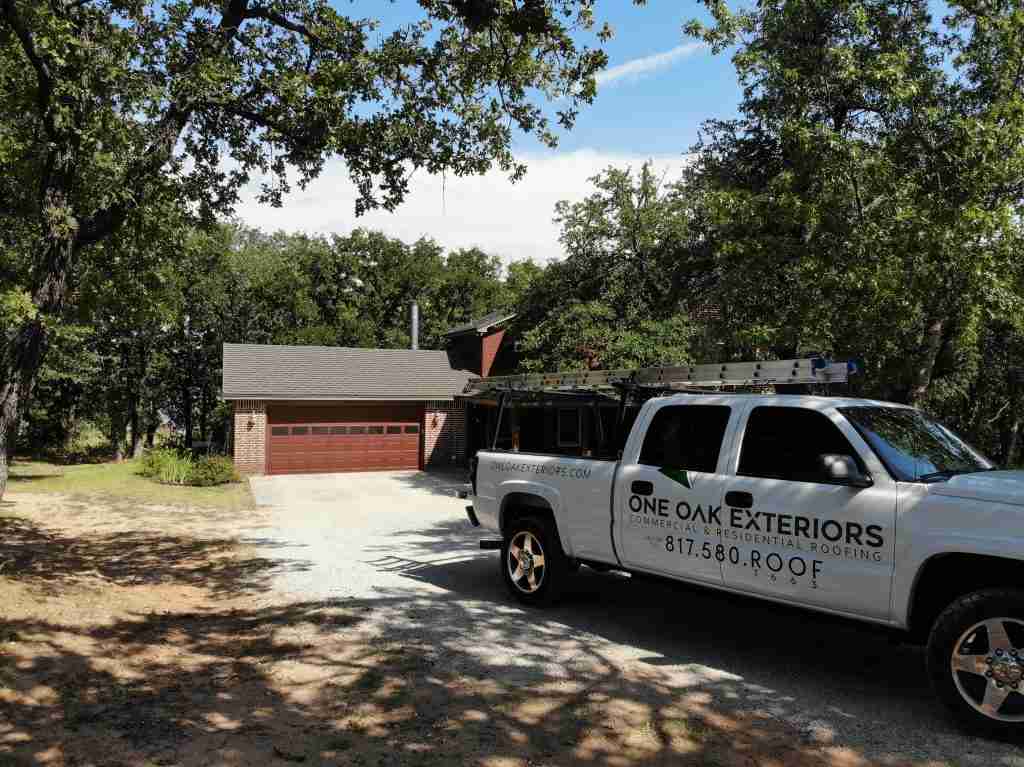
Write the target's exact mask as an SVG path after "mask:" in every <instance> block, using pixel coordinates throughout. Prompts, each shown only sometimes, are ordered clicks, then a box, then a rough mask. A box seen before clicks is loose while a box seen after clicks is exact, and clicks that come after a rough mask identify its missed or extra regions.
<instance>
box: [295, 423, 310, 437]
mask: <svg viewBox="0 0 1024 767" xmlns="http://www.w3.org/2000/svg"><path fill="white" fill-rule="evenodd" d="M292 434H293V435H294V436H297V437H301V436H304V435H306V434H309V427H308V426H293V427H292Z"/></svg>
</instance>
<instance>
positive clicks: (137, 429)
mask: <svg viewBox="0 0 1024 767" xmlns="http://www.w3.org/2000/svg"><path fill="white" fill-rule="evenodd" d="M128 422H129V426H130V427H131V431H132V443H131V451H130V453H129V454H130V455H131V457H132V458H141V457H142V426H141V418H140V417H139V401H138V399H137V398H135V397H133V398H132V403H131V407H130V409H129V412H128Z"/></svg>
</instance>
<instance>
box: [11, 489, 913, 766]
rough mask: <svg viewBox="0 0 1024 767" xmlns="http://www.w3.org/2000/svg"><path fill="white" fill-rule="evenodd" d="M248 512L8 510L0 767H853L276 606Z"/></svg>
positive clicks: (91, 506) (745, 729)
mask: <svg viewBox="0 0 1024 767" xmlns="http://www.w3.org/2000/svg"><path fill="white" fill-rule="evenodd" d="M262 513H263V512H262V511H260V510H254V511H251V512H245V514H247V515H251V516H250V517H248V518H242V517H241V515H240V514H239V513H238V512H230V513H228V512H225V511H212V510H211V511H208V512H205V511H203V510H196V509H192V510H189V511H188V512H185V511H183V510H180V509H175V508H171V507H144V506H138V505H133V504H132V503H130V502H123V503H115V504H98V503H96V502H95V501H82V500H76V499H73V498H68V497H62V496H46V495H27V494H12V495H9V496H8V499H7V500H6V501H4V502H3V503H2V504H0V764H4V765H7V764H12V765H96V766H97V767H100V766H102V765H107V766H108V767H113V766H115V765H181V766H182V767H184V766H185V765H221V764H223V765H248V764H282V765H283V764H289V763H292V764H300V763H301V764H309V765H316V764H339V765H406V764H409V765H417V764H423V765H435V764H436V765H440V764H445V765H448V764H452V765H481V766H482V767H504V766H505V765H509V766H511V765H522V766H524V767H525V765H563V764H587V765H613V766H615V767H628V766H629V765H641V764H643V765H648V764H673V765H676V764H684V765H685V764H690V765H722V766H731V765H744V766H747V765H779V766H783V765H785V766H788V765H833V766H835V767H857V766H858V765H863V764H868V762H867V761H866V760H865V759H864V758H862V757H861V756H859V755H858V754H856V753H853V752H851V751H848V750H844V749H838V748H833V747H830V745H829V744H828V743H827V742H815V741H814V740H813V739H811V738H809V737H808V736H807V735H806V734H801V733H798V732H796V731H794V730H792V729H791V728H789V727H787V726H786V725H784V724H782V723H780V722H779V721H778V720H775V719H772V718H769V717H767V716H755V715H736V714H729V715H727V714H725V713H723V712H722V710H721V708H719V707H717V706H716V704H715V701H714V700H713V699H711V698H710V697H709V696H708V695H707V694H705V693H700V692H694V693H686V692H685V691H682V692H681V691H678V690H675V689H673V688H671V687H670V686H669V685H666V684H665V683H664V682H663V679H662V678H661V677H659V671H658V669H657V668H656V667H647V669H646V670H643V669H641V670H632V671H628V672H623V671H621V670H619V669H614V668H613V667H612V665H611V664H609V663H607V662H605V660H604V659H602V657H601V656H600V655H599V654H593V655H591V656H589V657H586V658H581V659H579V660H578V661H577V662H574V663H573V665H572V669H571V672H570V673H568V674H566V675H565V676H563V677H561V678H557V679H555V678H551V677H549V678H547V679H546V680H545V679H544V678H541V679H540V680H538V678H537V677H531V676H530V675H527V674H518V673H516V672H515V663H514V662H512V663H510V664H509V665H508V667H506V668H488V667H486V666H483V665H481V666H478V667H474V666H472V665H469V664H467V663H466V662H465V660H464V659H462V660H460V662H457V663H456V662H453V659H452V658H451V657H450V656H449V654H450V653H451V652H452V651H451V649H450V648H446V647H444V646H439V645H437V644H436V643H430V642H427V641H424V642H417V641H415V640H414V639H410V638H409V637H410V636H415V632H403V633H402V639H401V641H395V640H394V638H393V637H392V636H389V635H388V634H386V633H382V632H381V631H380V630H379V629H378V628H374V625H375V624H374V621H372V620H370V618H371V617H372V616H371V613H372V611H373V610H375V609H377V608H376V607H374V606H373V605H371V604H368V603H365V602H362V601H360V600H355V599H349V600H343V601H321V602H287V601H285V600H283V599H281V598H280V597H276V596H274V594H273V592H272V591H271V590H270V589H269V588H268V579H269V578H270V577H271V576H272V574H273V573H274V572H275V568H278V567H281V566H283V564H282V563H281V562H276V561H275V560H273V559H272V558H270V557H268V556H264V555H262V554H261V551H260V543H259V541H258V540H255V541H250V542H247V543H241V542H240V541H239V536H240V535H241V531H242V530H243V528H245V527H247V526H248V527H250V529H251V526H253V525H256V524H258V522H259V519H258V516H259V515H260V514H262ZM391 609H394V607H393V606H392V608H391ZM409 611H410V612H409V618H408V620H409V625H410V626H411V627H414V625H415V621H416V620H423V619H424V616H422V615H417V614H416V613H415V611H414V610H413V608H412V606H410V608H409ZM427 619H431V616H427ZM432 619H434V620H443V616H432ZM378 625H379V624H378ZM481 626H482V629H481V634H482V639H481V641H486V640H485V639H484V638H483V635H484V634H485V633H486V620H485V618H482V620H481ZM427 636H429V635H427ZM541 652H542V650H541ZM903 763H904V762H890V764H903ZM919 764H920V763H919Z"/></svg>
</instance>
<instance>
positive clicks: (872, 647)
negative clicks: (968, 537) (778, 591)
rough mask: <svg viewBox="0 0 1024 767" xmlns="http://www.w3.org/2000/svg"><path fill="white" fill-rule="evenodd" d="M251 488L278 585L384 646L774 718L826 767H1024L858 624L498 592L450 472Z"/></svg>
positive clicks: (608, 588) (796, 614) (576, 594)
mask: <svg viewBox="0 0 1024 767" xmlns="http://www.w3.org/2000/svg"><path fill="white" fill-rule="evenodd" d="M252 487H253V492H254V494H255V497H256V499H257V503H259V504H260V505H262V506H267V507H269V508H268V509H267V511H268V518H269V520H270V522H269V524H268V526H267V527H263V528H260V529H259V531H258V532H254V535H255V536H258V537H259V538H260V539H262V541H263V542H264V544H265V545H269V546H270V553H271V554H272V556H274V557H279V558H282V559H286V560H289V561H290V562H291V566H290V567H288V568H284V569H282V571H281V572H280V574H279V575H278V576H277V584H276V585H277V588H278V590H279V592H281V593H283V594H286V595H288V596H291V597H296V598H301V599H325V598H340V599H344V600H351V601H352V603H354V604H360V605H365V606H366V607H367V609H368V611H370V613H371V614H372V616H373V617H372V618H371V620H373V621H375V622H376V623H377V624H378V625H379V628H380V630H381V632H382V633H383V634H386V635H387V636H388V637H389V638H390V639H391V640H393V641H394V640H398V641H402V640H403V639H408V641H410V642H412V641H415V642H418V643H423V642H427V643H430V644H431V645H432V646H434V647H436V648H437V652H438V653H439V654H440V656H441V657H442V658H443V661H444V663H446V664H450V665H451V666H452V667H456V668H457V667H460V666H466V667H473V668H474V669H479V668H481V667H483V668H486V667H488V666H490V667H494V668H499V667H500V668H501V669H502V672H501V673H502V674H503V679H504V681H508V676H509V675H511V676H513V677H518V678H521V679H522V680H523V682H524V683H530V684H536V683H537V682H538V681H549V682H550V683H551V684H552V685H559V684H575V683H581V682H582V683H585V684H587V685H589V686H590V689H591V690H594V689H596V690H599V691H600V692H601V694H607V693H610V692H614V693H615V694H618V695H620V696H624V697H626V698H627V699H630V700H637V701H643V702H644V704H645V705H646V706H648V707H649V708H650V709H651V710H655V711H656V710H657V709H658V707H668V706H672V705H676V704H677V703H678V702H679V701H680V700H687V701H698V702H699V701H703V704H705V705H709V706H713V707H714V708H715V710H717V711H720V712H722V714H723V715H726V716H735V717H737V718H739V719H741V720H745V721H749V720H750V719H751V717H755V718H757V717H761V718H764V719H766V720H774V721H781V722H783V723H785V724H786V725H787V726H789V727H791V728H794V730H793V731H794V732H796V733H797V737H798V738H800V739H802V740H803V742H805V743H808V744H817V745H820V746H821V747H823V748H824V749H825V750H826V752H827V753H828V754H829V755H830V757H829V761H830V763H832V764H842V765H851V766H852V765H860V764H876V763H881V764H892V765H897V764H899V765H902V764H908V763H916V764H930V765H937V764H958V765H979V766H982V765H984V766H985V767H997V766H1003V765H1006V766H1009V765H1014V766H1018V765H1019V766H1020V767H1024V749H1022V748H1021V747H1020V746H1019V745H1016V744H1008V743H1001V742H997V741H992V740H987V739H981V738H973V737H968V736H966V735H963V734H962V733H960V732H959V731H957V730H956V729H954V728H953V727H952V726H951V724H950V723H949V721H948V720H947V719H946V718H945V715H944V712H943V710H942V709H941V708H940V706H939V704H938V703H937V702H936V701H935V700H934V698H933V696H932V693H931V691H930V689H929V687H928V683H927V680H926V678H925V674H924V669H923V663H924V660H923V654H922V652H921V650H920V649H918V648H912V647H907V646H903V645H900V644H896V643H894V642H893V641H892V640H891V639H890V638H889V637H888V636H886V635H885V634H883V633H880V632H878V631H876V630H874V629H871V628H869V627H862V626H859V625H857V624H853V623H849V622H844V621H840V620H837V619H831V618H828V617H825V616H817V615H813V614H810V613H805V612H802V611H797V610H789V609H786V608H783V607H779V606H776V605H769V604H766V603H759V602H756V601H752V600H745V599H742V598H737V597H730V596H724V595H720V594H714V593H711V592H706V591H701V590H697V589H690V588H686V587H682V586H673V585H666V584H661V583H651V582H646V581H644V582H641V583H630V579H629V578H627V577H623V576H618V575H614V574H608V575H598V574H596V573H593V572H590V571H588V570H586V569H584V570H583V571H582V572H581V573H580V575H579V576H578V577H577V578H576V579H575V580H574V582H573V584H572V586H571V587H570V588H569V589H568V590H567V594H566V596H565V598H564V599H563V601H562V603H561V604H560V605H559V606H558V607H556V608H554V609H550V610H546V611H533V610H524V609H522V608H520V607H518V606H517V605H516V604H515V603H514V602H513V601H512V600H511V598H510V597H508V596H507V595H506V594H505V592H504V588H503V585H502V583H501V580H500V578H499V575H498V572H497V563H496V554H495V553H494V552H481V551H479V550H478V548H477V540H478V539H479V538H480V537H481V536H480V533H479V531H476V530H473V529H472V528H471V527H470V526H469V524H468V523H467V522H466V520H465V514H464V511H463V508H464V506H465V502H464V501H460V500H459V499H458V498H457V497H456V495H455V493H456V492H457V490H458V489H459V487H460V485H459V483H458V481H457V480H456V479H454V478H452V477H445V476H439V475H431V474H424V473H405V472H403V473H390V474H381V473H376V474H346V475H323V476H303V477H267V478H258V479H253V480H252ZM597 676H600V679H599V680H598V679H597V678H596V677H597ZM638 679H640V680H643V681H642V682H640V683H638V682H637V680H638Z"/></svg>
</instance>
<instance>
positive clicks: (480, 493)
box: [467, 359, 1024, 731]
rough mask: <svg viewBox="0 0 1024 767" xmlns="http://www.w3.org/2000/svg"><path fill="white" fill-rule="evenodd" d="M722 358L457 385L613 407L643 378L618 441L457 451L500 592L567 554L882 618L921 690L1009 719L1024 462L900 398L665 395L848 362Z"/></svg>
mask: <svg viewBox="0 0 1024 767" xmlns="http://www.w3.org/2000/svg"><path fill="white" fill-rule="evenodd" d="M706 368H714V370H707V369H706ZM730 368H731V369H730V370H726V369H724V368H723V366H717V365H716V366H694V367H692V368H671V369H669V368H662V369H644V370H639V371H608V372H607V373H604V374H595V373H581V374H543V375H538V376H519V377H505V378H501V379H495V378H492V379H481V380H479V381H476V382H474V383H472V384H471V387H473V388H474V389H475V391H477V392H484V391H488V392H490V393H492V394H493V393H495V392H498V393H499V396H500V397H501V402H502V406H501V412H502V413H505V412H506V411H508V409H509V404H510V402H511V401H512V400H513V399H515V396H513V395H516V396H519V397H522V396H529V395H530V394H531V393H532V395H533V399H534V400H536V399H537V397H538V396H540V397H543V396H545V393H546V395H548V396H563V397H564V396H574V397H580V396H588V395H589V396H591V397H593V398H594V399H595V401H596V399H598V398H601V397H605V398H606V399H607V400H612V401H614V400H613V398H614V397H616V396H617V397H618V401H619V403H620V406H623V405H625V403H626V401H627V399H628V398H629V397H631V396H635V395H636V394H637V392H638V391H639V390H642V391H643V396H640V398H639V399H640V400H641V403H640V405H639V410H638V412H637V413H636V420H635V422H634V423H633V425H632V428H631V429H629V431H628V436H627V437H625V439H624V441H622V440H620V444H621V445H622V447H621V455H617V453H619V451H618V450H616V451H615V453H616V454H612V455H610V456H609V457H607V458H594V457H585V456H583V455H564V454H562V455H559V454H551V453H542V452H525V451H517V450H511V449H508V450H500V449H492V450H484V451H480V452H479V453H478V454H477V456H476V457H475V459H474V464H475V466H474V471H473V477H472V482H473V496H472V506H471V507H468V509H467V511H468V513H469V517H470V521H471V522H473V523H474V524H477V525H479V526H482V527H483V528H485V529H487V530H491V531H494V532H495V533H498V534H499V535H500V543H499V542H498V541H494V542H493V544H492V546H491V547H495V548H496V547H499V546H500V550H501V558H500V570H501V576H502V578H503V579H504V580H505V583H506V584H507V586H508V588H509V590H510V591H511V593H512V594H514V595H515V596H516V597H517V598H518V599H519V600H520V601H522V602H524V603H526V604H531V605H538V604H544V603H548V602H551V601H552V600H553V599H555V598H556V597H557V595H558V593H559V591H560V589H561V588H562V586H563V585H564V583H565V580H566V579H567V578H569V577H571V573H572V571H573V570H574V569H575V567H576V566H578V564H581V563H582V564H587V565H590V566H592V567H595V568H596V569H600V570H606V569H617V570H622V571H626V572H629V573H643V574H652V575H657V576H662V577H666V578H670V579H677V580H680V581H686V582H689V583H694V584H699V585H703V586H707V587H711V588H715V589H722V590H724V591H731V592H737V593H741V594H746V595H751V596H755V597H759V598H762V599H767V600H773V601H777V602H783V603H786V604H789V605H796V606H800V607H803V608H807V609H809V610H816V611H821V612H828V613H834V614H838V615H843V616H848V617H850V618H854V619H857V620H862V621H869V622H872V623H877V624H882V625H885V626H890V627H894V628H897V629H900V630H904V631H907V632H910V633H911V634H912V635H913V636H916V637H919V638H921V639H926V641H927V657H928V673H929V675H930V677H931V680H932V683H933V686H934V689H935V691H936V693H937V695H938V696H939V698H940V699H941V700H942V701H943V702H944V703H945V704H946V705H947V706H948V707H949V708H950V709H951V710H952V711H953V713H954V714H955V715H956V716H957V717H958V718H959V719H960V720H961V721H962V722H964V723H966V724H968V725H970V726H973V727H974V728H975V729H979V728H980V729H986V730H990V731H991V730H1013V731H1024V472H1020V471H1001V470H998V469H997V467H996V466H994V465H993V463H992V462H991V461H989V460H988V459H986V458H985V457H984V456H983V455H981V454H980V453H979V452H978V451H977V450H975V449H973V448H972V447H970V446H969V445H967V444H966V443H965V442H964V441H963V440H961V439H960V438H959V437H957V436H956V435H955V434H953V433H952V432H951V431H950V430H949V429H947V428H945V427H944V426H942V425H941V424H940V423H938V422H937V421H935V420H933V419H931V418H929V417H928V416H926V415H925V414H923V413H921V412H920V411H918V410H915V409H913V408H910V407H907V406H904V405H898V404H892V403H887V402H878V401H872V400H865V399H854V398H845V397H833V396H809V395H778V394H749V393H748V394H742V393H727V392H723V391H717V392H701V393H667V392H669V391H670V390H671V389H672V388H675V387H678V386H679V385H680V383H681V384H682V385H683V386H686V387H690V388H692V387H697V386H705V387H707V386H714V387H717V388H719V389H721V388H723V387H725V386H729V385H747V386H757V387H759V388H761V389H762V390H763V389H767V388H770V387H771V386H772V385H773V384H782V383H785V384H792V383H810V382H822V381H826V382H830V383H834V382H836V381H842V380H845V373H846V366H845V365H844V364H842V363H831V362H829V361H827V360H822V359H812V360H793V361H783V362H775V363H740V364H737V365H732V366H730ZM645 382H646V383H645ZM538 393H540V394H539V395H538ZM621 412H623V411H622V408H621V407H620V413H621ZM501 418H502V416H501V415H499V424H500V419H501ZM621 420H622V419H621V418H620V423H621ZM606 421H607V419H601V418H596V419H594V423H596V424H597V425H598V427H599V426H600V424H602V423H604V422H606ZM498 431H500V429H499V430H498ZM523 441H524V442H526V441H528V440H526V439H525V435H524V440H523ZM517 442H518V439H517V440H513V444H516V443H517ZM488 543H489V542H482V544H481V545H483V546H486V545H487V544H488Z"/></svg>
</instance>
